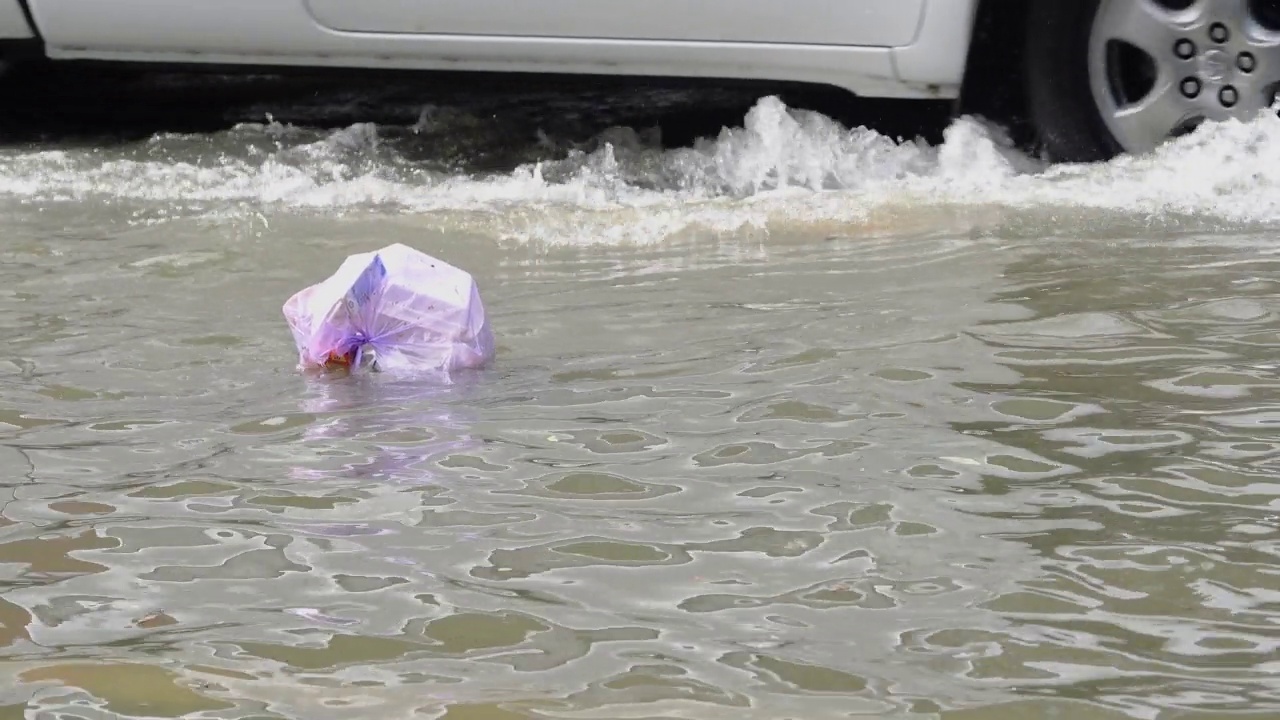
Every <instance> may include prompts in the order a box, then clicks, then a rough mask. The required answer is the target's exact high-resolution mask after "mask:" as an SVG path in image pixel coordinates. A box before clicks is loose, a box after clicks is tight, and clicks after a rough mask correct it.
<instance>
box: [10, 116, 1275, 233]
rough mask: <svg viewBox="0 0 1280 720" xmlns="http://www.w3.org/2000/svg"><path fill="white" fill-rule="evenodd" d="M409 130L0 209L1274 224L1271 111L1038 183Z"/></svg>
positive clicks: (794, 122) (839, 159)
mask: <svg viewBox="0 0 1280 720" xmlns="http://www.w3.org/2000/svg"><path fill="white" fill-rule="evenodd" d="M421 125H422V123H419V125H418V126H415V127H413V128H407V129H406V128H378V127H375V126H373V125H370V124H359V125H354V126H352V127H349V128H346V129H343V130H339V131H336V132H331V133H317V132H314V131H308V130H303V129H299V128H292V127H288V126H283V125H280V124H278V123H274V122H269V123H266V124H261V125H242V126H238V127H236V128H235V129H233V130H231V131H228V132H227V133H225V134H224V135H225V136H224V137H218V138H215V139H213V140H212V141H211V140H210V139H209V138H208V137H207V136H205V137H203V138H199V137H189V136H157V137H156V138H153V139H152V141H151V142H150V143H146V144H145V145H144V146H142V147H135V148H131V149H129V150H128V151H124V152H116V153H114V154H112V153H111V152H108V151H104V150H91V151H83V150H49V151H37V152H14V151H9V152H5V153H0V198H3V197H5V196H8V197H9V198H12V199H24V200H27V201H38V202H63V201H84V200H99V201H109V202H116V203H123V204H126V205H130V206H136V207H135V215H136V216H137V217H138V218H139V219H141V220H146V219H148V218H151V217H172V216H173V215H174V213H175V212H177V213H179V214H181V213H182V212H184V211H185V212H187V213H190V214H198V215H208V216H215V217H227V216H235V215H236V214H242V213H244V212H253V213H262V212H269V211H282V210H283V211H289V210H307V211H316V210H322V211H344V210H352V209H387V210H393V211H398V212H411V213H423V214H440V215H443V216H445V217H455V216H456V218H458V219H465V221H466V222H467V223H468V224H470V225H472V226H477V225H478V226H481V229H485V230H488V231H490V232H493V233H494V234H497V235H499V236H502V237H506V238H516V239H523V240H537V241H544V242H575V243H583V242H588V243H589V242H608V243H618V242H652V241H657V240H661V239H663V238H666V237H670V236H671V235H673V234H678V233H680V232H683V231H688V230H690V229H705V230H710V231H715V232H724V231H733V230H741V229H742V228H744V227H752V228H759V229H762V230H768V229H769V228H770V227H771V226H774V225H777V224H781V223H788V224H794V223H801V224H807V225H813V226H830V229H831V231H832V232H839V231H840V228H841V227H848V226H849V225H854V226H857V227H859V228H863V229H866V228H868V227H870V228H875V227H877V225H876V223H877V218H880V219H884V218H889V219H890V221H891V222H892V223H899V224H900V223H907V224H910V219H911V217H912V216H913V215H915V214H917V213H916V211H919V214H922V215H925V216H928V215H929V212H930V211H931V210H932V211H933V212H934V214H937V211H938V209H939V208H950V209H951V210H952V211H955V212H958V213H960V214H961V215H964V214H965V212H967V211H974V212H977V211H981V212H984V213H987V216H988V217H989V216H990V213H992V212H997V211H1001V210H1004V211H1009V210H1013V211H1016V210H1020V209H1026V208H1035V209H1039V210H1042V211H1043V210H1046V209H1047V210H1049V211H1053V210H1077V211H1078V210H1104V211H1110V212H1114V213H1121V214H1123V215H1126V216H1130V217H1140V218H1160V217H1164V216H1174V215H1176V216H1187V217H1194V218H1199V219H1200V220H1202V221H1208V222H1215V221H1219V222H1223V223H1243V224H1264V225H1267V224H1273V223H1276V222H1278V221H1280V192H1277V190H1278V189H1280V119H1277V118H1276V116H1275V115H1274V114H1270V113H1268V114H1264V115H1261V116H1259V117H1258V118H1257V119H1256V120H1254V121H1252V122H1237V121H1231V122H1225V123H1210V124H1206V125H1204V126H1202V127H1201V128H1200V129H1199V130H1198V131H1197V132H1195V133H1194V134H1192V135H1189V136H1185V137H1182V138H1180V139H1178V140H1176V141H1173V142H1171V143H1169V144H1167V145H1166V146H1164V147H1162V148H1160V149H1159V150H1158V151H1156V152H1154V153H1151V154H1149V155H1145V156H1141V157H1123V158H1118V159H1116V160H1114V161H1112V162H1109V163H1105V164H1095V165H1061V166H1055V167H1048V166H1045V165H1044V164H1042V163H1040V162H1038V161H1036V160H1035V159H1033V158H1030V157H1027V156H1026V155H1024V154H1022V153H1020V152H1018V151H1017V150H1015V149H1014V148H1013V147H1012V145H1011V144H1010V143H1009V142H1008V141H1007V139H1006V138H1005V137H1004V136H1003V134H1002V133H1001V132H1000V131H999V130H998V129H997V128H995V127H993V126H991V125H989V124H986V123H984V122H982V121H980V120H977V119H974V118H968V117H966V118H960V119H958V120H956V121H955V122H954V123H953V124H952V125H951V126H950V127H949V128H948V129H947V131H946V133H945V140H944V142H943V143H942V144H941V145H938V146H929V145H927V144H925V143H923V142H920V141H905V142H899V141H895V140H893V139H890V138H888V137H885V136H883V135H880V134H877V133H875V132H873V131H870V130H867V129H864V128H854V129H848V128H845V127H842V126H840V125H839V124H838V123H836V122H834V121H833V120H831V119H830V118H827V117H825V116H823V115H820V114H817V113H812V112H807V111H799V110H794V109H790V108H787V107H786V106H785V105H783V103H782V102H780V101H779V100H778V99H776V98H772V97H770V98H765V99H762V100H761V101H760V102H759V103H758V104H757V105H756V106H755V107H754V108H753V109H752V110H751V111H750V112H749V113H748V114H747V116H746V118H745V119H744V122H743V124H742V126H741V127H736V128H727V129H725V130H723V131H722V132H721V133H720V135H719V136H718V137H716V138H712V139H705V140H702V141H699V142H698V143H696V144H695V145H694V146H692V147H690V148H683V149H678V150H663V149H661V148H660V147H659V146H658V144H657V143H656V142H655V139H654V138H653V137H648V136H646V135H645V134H643V133H640V132H637V131H635V130H632V129H629V128H615V129H613V130H610V131H608V132H606V133H604V134H602V135H600V136H598V137H597V138H595V139H594V140H593V141H592V142H591V143H589V144H588V145H586V146H583V147H578V148H574V149H571V150H569V151H568V152H567V153H565V152H561V153H560V155H559V157H558V158H556V159H552V160H544V161H541V162H536V163H528V164H524V165H521V166H519V167H517V168H515V169H514V170H513V171H511V172H507V173H500V174H485V175H479V174H468V173H460V172H456V171H449V170H448V169H447V168H444V167H440V166H439V165H438V164H434V165H433V163H432V162H431V161H430V160H429V159H428V160H416V159H414V155H415V154H422V153H423V151H424V149H423V148H418V147H415V146H414V145H413V143H412V141H413V138H414V137H415V135H414V134H415V133H416V132H418V131H420V130H421V129H422V128H421V127H420V126H421ZM438 130H439V129H438V128H437V131H438ZM446 134H447V133H446ZM439 135H440V133H439V132H437V136H439ZM544 141H545V136H544ZM543 144H544V145H546V146H553V145H554V144H555V143H554V142H544V143H543ZM211 148H221V150H219V151H217V152H209V150H210V149H211ZM425 151H426V154H427V155H428V156H429V155H430V148H425ZM156 205H164V206H165V207H164V210H163V212H160V211H156V210H155V207H154V206H156ZM953 214H954V213H953Z"/></svg>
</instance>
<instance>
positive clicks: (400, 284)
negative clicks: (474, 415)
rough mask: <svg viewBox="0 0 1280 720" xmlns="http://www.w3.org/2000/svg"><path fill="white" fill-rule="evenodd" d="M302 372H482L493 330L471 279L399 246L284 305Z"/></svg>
mask: <svg viewBox="0 0 1280 720" xmlns="http://www.w3.org/2000/svg"><path fill="white" fill-rule="evenodd" d="M284 316H285V320H286V321H288V323H289V329H290V330H291V331H292V332H293V340H294V344H295V345H297V347H298V363H299V366H300V367H302V368H338V367H346V368H350V369H352V370H359V369H370V370H375V371H386V372H403V371H423V370H427V371H443V372H446V373H447V372H450V371H453V370H460V369H464V368H478V367H481V366H483V365H485V364H486V363H488V362H489V361H491V360H492V359H493V356H494V342H493V332H492V330H491V329H490V328H489V321H488V319H487V318H486V317H485V314H484V305H483V303H481V302H480V291H479V289H478V288H477V287H476V283H475V280H474V279H473V278H472V277H471V275H470V274H468V273H466V272H464V271H462V270H459V269H458V268H456V267H453V266H452V265H450V264H448V263H446V262H443V261H441V260H437V259H435V258H433V257H431V256H430V255H427V254H425V253H422V252H419V251H417V250H414V249H413V248H411V247H408V246H406V245H401V244H399V243H397V244H395V245H388V246H387V247H385V248H382V249H381V250H378V251H375V252H369V253H361V254H359V255H352V256H351V257H348V258H347V259H346V261H345V262H343V263H342V266H341V267H339V268H338V271H337V272H335V273H334V274H333V275H332V276H331V277H329V278H328V279H327V280H325V281H324V282H321V283H319V284H317V285H312V286H311V287H309V288H306V289H305V290H302V291H300V292H298V293H297V294H296V295H294V296H293V297H291V298H289V301H288V302H286V303H285V304H284Z"/></svg>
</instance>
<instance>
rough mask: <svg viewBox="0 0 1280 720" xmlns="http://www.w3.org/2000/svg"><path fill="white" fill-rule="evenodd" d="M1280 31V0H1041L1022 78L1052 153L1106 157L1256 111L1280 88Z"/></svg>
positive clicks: (1034, 120) (1077, 158) (1034, 8)
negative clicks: (1279, 49) (1279, 45)
mask: <svg viewBox="0 0 1280 720" xmlns="http://www.w3.org/2000/svg"><path fill="white" fill-rule="evenodd" d="M1277 33H1280V0H1248V2H1244V1H1243V0H1242V1H1241V2H1234V3H1216V2H1196V1H1195V0H1035V2H1034V3H1033V4H1032V5H1031V7H1030V8H1029V9H1028V15H1027V25H1026V31H1025V33H1024V34H1023V37H1024V38H1025V40H1026V46H1025V48H1024V58H1025V64H1024V70H1025V73H1024V79H1025V80H1026V82H1027V85H1026V97H1027V106H1028V107H1027V109H1028V116H1029V118H1030V120H1031V124H1032V125H1033V127H1034V129H1035V131H1036V133H1037V135H1038V137H1039V141H1040V145H1041V147H1042V148H1043V151H1044V154H1045V155H1046V156H1047V159H1049V160H1052V161H1069V162H1093V161H1099V160H1106V159H1109V158H1111V157H1114V156H1115V155H1117V154H1119V153H1121V152H1126V153H1133V154H1139V153H1145V152H1149V151H1151V150H1154V149H1155V148H1157V147H1159V146H1160V145H1161V144H1162V143H1164V142H1165V141H1166V140H1168V139H1169V138H1171V137H1175V136H1178V135H1182V134H1185V133H1187V132H1189V131H1191V130H1192V129H1194V128H1195V127H1197V126H1198V125H1199V124H1200V123H1202V122H1204V121H1206V120H1215V121H1223V120H1228V119H1235V120H1242V121H1248V120H1251V119H1253V118H1255V117H1257V116H1258V114H1260V113H1263V112H1266V111H1267V110H1268V108H1269V107H1271V106H1272V105H1273V103H1274V102H1275V100H1276V98H1277V97H1278V95H1277V92H1278V91H1280V64H1277V62H1276V46H1275V37H1276V34H1277Z"/></svg>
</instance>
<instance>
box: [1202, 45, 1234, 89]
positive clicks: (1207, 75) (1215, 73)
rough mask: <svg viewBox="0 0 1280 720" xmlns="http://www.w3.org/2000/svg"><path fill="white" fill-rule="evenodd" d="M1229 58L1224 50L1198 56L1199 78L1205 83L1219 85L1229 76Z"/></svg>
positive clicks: (1230, 68)
mask: <svg viewBox="0 0 1280 720" xmlns="http://www.w3.org/2000/svg"><path fill="white" fill-rule="evenodd" d="M1232 67H1233V65H1232V62H1231V56H1230V55H1229V54H1227V52H1226V51H1225V50H1216V49H1215V50H1209V51H1208V52H1206V53H1204V54H1203V55H1201V56H1200V77H1201V78H1203V79H1204V80H1205V81H1206V82H1211V83H1220V82H1222V81H1223V80H1226V79H1227V78H1228V77H1230V76H1231V74H1232V73H1231V70H1232Z"/></svg>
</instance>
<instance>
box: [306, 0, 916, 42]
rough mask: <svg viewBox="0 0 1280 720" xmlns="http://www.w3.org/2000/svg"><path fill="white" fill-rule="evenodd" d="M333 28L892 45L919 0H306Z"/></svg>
mask: <svg viewBox="0 0 1280 720" xmlns="http://www.w3.org/2000/svg"><path fill="white" fill-rule="evenodd" d="M304 1H305V3H306V6H307V9H308V11H309V12H310V13H311V15H312V17H314V18H315V20H316V22H318V23H319V24H321V25H323V26H324V27H327V28H329V29H331V30H335V31H342V32H353V33H387V34H407V35H487V36H506V37H548V38H553V37H558V38H583V39H586V38H594V39H618V40H624V39H625V40H659V41H705V42H716V41H718V42H734V43H786V44H806V45H807V44H825V45H864V46H881V47H888V46H895V45H907V44H910V42H911V41H912V39H913V38H914V37H915V34H916V29H917V27H918V26H919V23H920V17H921V13H922V11H923V7H924V3H925V0H358V1H356V0H304Z"/></svg>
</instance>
